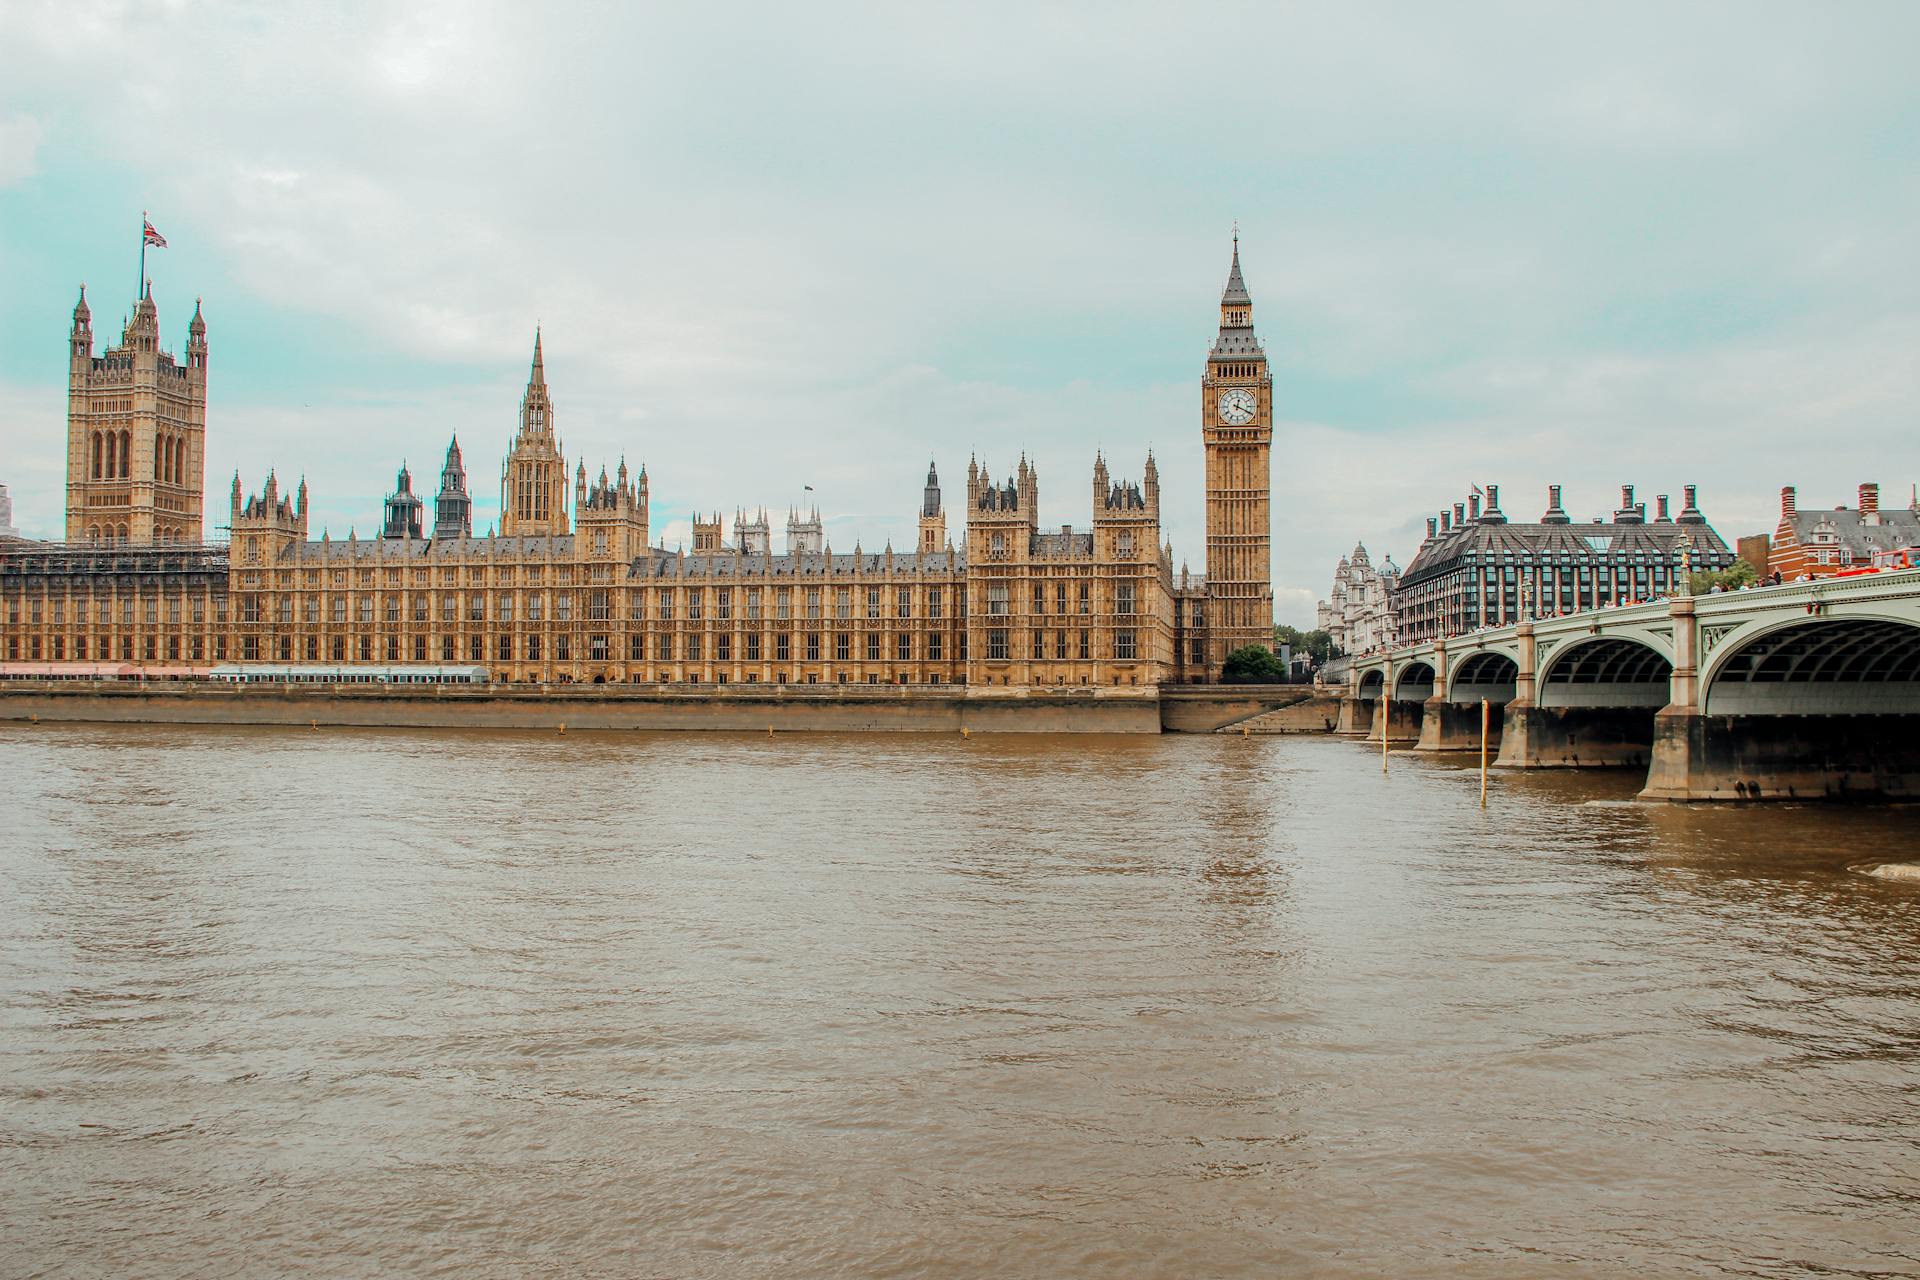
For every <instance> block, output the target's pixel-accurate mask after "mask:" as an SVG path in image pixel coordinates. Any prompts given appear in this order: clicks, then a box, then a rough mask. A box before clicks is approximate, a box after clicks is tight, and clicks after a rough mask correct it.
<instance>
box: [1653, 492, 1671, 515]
mask: <svg viewBox="0 0 1920 1280" xmlns="http://www.w3.org/2000/svg"><path fill="white" fill-rule="evenodd" d="M1654 502H1655V503H1656V504H1658V507H1659V512H1660V514H1659V516H1658V517H1657V518H1658V519H1660V520H1661V521H1663V522H1664V521H1666V520H1668V519H1670V518H1671V517H1669V516H1668V515H1667V495H1666V494H1664V493H1663V494H1661V495H1660V496H1659V497H1657V498H1655V499H1654Z"/></svg>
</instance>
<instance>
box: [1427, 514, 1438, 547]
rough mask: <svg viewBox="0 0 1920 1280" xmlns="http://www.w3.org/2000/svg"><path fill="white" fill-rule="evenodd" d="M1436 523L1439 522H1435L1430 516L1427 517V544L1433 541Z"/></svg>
mask: <svg viewBox="0 0 1920 1280" xmlns="http://www.w3.org/2000/svg"><path fill="white" fill-rule="evenodd" d="M1438 523H1439V521H1437V520H1435V519H1434V518H1433V517H1432V516H1428V517H1427V541H1428V542H1432V541H1433V535H1434V533H1435V532H1436V529H1435V526H1436V525H1437V524H1438Z"/></svg>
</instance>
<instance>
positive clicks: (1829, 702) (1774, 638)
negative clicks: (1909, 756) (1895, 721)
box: [1701, 614, 1920, 715]
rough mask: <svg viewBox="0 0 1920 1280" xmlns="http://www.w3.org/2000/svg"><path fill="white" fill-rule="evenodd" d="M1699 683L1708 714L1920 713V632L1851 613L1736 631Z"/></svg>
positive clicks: (1893, 620)
mask: <svg viewBox="0 0 1920 1280" xmlns="http://www.w3.org/2000/svg"><path fill="white" fill-rule="evenodd" d="M1715 649H1716V652H1714V653H1713V655H1712V656H1711V658H1710V659H1709V661H1708V663H1707V664H1706V669H1705V670H1704V671H1703V673H1702V676H1703V679H1702V681H1701V688H1702V696H1701V710H1702V711H1704V712H1706V713H1707V714H1708V715H1916V714H1920V625H1915V624H1914V623H1913V622H1911V621H1909V620H1906V619H1902V618H1891V617H1883V616H1875V615H1859V614H1850V615H1848V616H1845V617H1838V618H1835V617H1799V618H1791V619H1788V620H1787V621H1785V622H1781V623H1774V624H1771V625H1767V626H1763V627H1756V628H1754V629H1753V630H1751V631H1745V632H1744V633H1741V632H1736V633H1735V634H1733V635H1730V636H1727V637H1725V638H1724V639H1723V640H1722V641H1721V642H1720V644H1718V645H1717V646H1715Z"/></svg>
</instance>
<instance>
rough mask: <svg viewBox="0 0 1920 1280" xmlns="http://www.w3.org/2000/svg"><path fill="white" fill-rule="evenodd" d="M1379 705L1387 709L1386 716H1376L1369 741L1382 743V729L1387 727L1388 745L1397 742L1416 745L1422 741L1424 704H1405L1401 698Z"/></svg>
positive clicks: (1377, 714) (1368, 734) (1369, 731)
mask: <svg viewBox="0 0 1920 1280" xmlns="http://www.w3.org/2000/svg"><path fill="white" fill-rule="evenodd" d="M1379 705H1381V706H1383V707H1385V708H1386V709H1387V710H1386V714H1385V715H1381V714H1379V713H1378V712H1376V713H1375V714H1374V717H1373V725H1372V727H1371V728H1369V729H1368V730H1367V741H1368V742H1378V741H1380V731H1381V727H1382V726H1383V725H1384V726H1385V727H1386V733H1387V745H1389V746H1391V745H1393V744H1394V743H1396V742H1399V743H1408V744H1411V743H1415V742H1418V741H1419V740H1420V719H1421V709H1422V706H1423V704H1421V703H1418V702H1405V701H1402V700H1401V699H1399V698H1389V699H1386V700H1385V701H1383V702H1381V703H1380V704H1379Z"/></svg>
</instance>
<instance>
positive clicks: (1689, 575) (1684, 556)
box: [1673, 533, 1693, 596]
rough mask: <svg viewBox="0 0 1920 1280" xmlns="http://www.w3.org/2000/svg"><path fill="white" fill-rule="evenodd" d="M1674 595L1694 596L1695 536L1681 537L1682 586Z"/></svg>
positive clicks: (1683, 535)
mask: <svg viewBox="0 0 1920 1280" xmlns="http://www.w3.org/2000/svg"><path fill="white" fill-rule="evenodd" d="M1673 594H1675V595H1677V596H1690V595H1692V594H1693V535H1692V534H1691V533H1683V534H1681V535H1680V586H1679V590H1677V591H1675V592H1674V593H1673Z"/></svg>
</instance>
